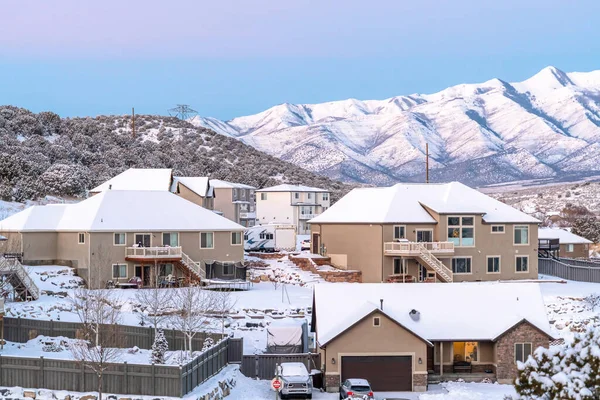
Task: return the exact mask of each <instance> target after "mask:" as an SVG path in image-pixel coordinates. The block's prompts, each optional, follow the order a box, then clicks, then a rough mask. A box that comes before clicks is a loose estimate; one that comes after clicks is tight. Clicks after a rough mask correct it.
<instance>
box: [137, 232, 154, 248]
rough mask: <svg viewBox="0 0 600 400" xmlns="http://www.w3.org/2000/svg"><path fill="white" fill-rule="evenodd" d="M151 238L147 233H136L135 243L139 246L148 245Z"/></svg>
mask: <svg viewBox="0 0 600 400" xmlns="http://www.w3.org/2000/svg"><path fill="white" fill-rule="evenodd" d="M151 242H152V240H151V237H150V234H149V233H136V234H135V244H137V245H138V246H140V247H150V244H151Z"/></svg>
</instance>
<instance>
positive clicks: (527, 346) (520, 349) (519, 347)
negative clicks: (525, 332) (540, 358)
mask: <svg viewBox="0 0 600 400" xmlns="http://www.w3.org/2000/svg"><path fill="white" fill-rule="evenodd" d="M530 355H531V343H515V362H517V361H520V362H525V361H526V360H527V358H528V357H529V356H530Z"/></svg>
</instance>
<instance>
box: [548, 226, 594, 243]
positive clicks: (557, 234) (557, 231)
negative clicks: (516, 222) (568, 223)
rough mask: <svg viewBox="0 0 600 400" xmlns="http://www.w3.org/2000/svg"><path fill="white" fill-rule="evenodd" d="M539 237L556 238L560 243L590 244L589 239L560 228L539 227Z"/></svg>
mask: <svg viewBox="0 0 600 400" xmlns="http://www.w3.org/2000/svg"><path fill="white" fill-rule="evenodd" d="M538 238H539V239H558V242H559V243H561V244H591V243H593V242H592V241H591V240H587V239H586V238H584V237H581V236H579V235H576V234H574V233H571V232H569V231H567V230H565V229H561V228H539V229H538Z"/></svg>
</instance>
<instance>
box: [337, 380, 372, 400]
mask: <svg viewBox="0 0 600 400" xmlns="http://www.w3.org/2000/svg"><path fill="white" fill-rule="evenodd" d="M340 399H344V400H345V399H360V400H373V399H374V397H373V391H372V390H371V384H370V383H369V381H368V380H366V379H346V380H345V381H344V383H342V386H340Z"/></svg>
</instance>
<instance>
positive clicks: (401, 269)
mask: <svg viewBox="0 0 600 400" xmlns="http://www.w3.org/2000/svg"><path fill="white" fill-rule="evenodd" d="M401 274H406V262H405V261H404V259H402V258H394V275H401Z"/></svg>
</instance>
